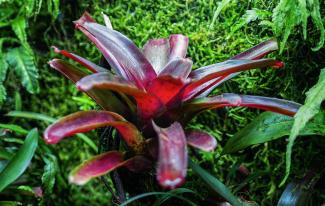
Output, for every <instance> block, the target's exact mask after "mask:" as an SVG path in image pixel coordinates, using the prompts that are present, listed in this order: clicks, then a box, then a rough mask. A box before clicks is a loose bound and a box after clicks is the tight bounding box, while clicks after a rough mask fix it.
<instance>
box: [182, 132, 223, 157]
mask: <svg viewBox="0 0 325 206" xmlns="http://www.w3.org/2000/svg"><path fill="white" fill-rule="evenodd" d="M186 139H187V144H189V145H190V146H192V147H195V148H198V149H201V150H204V151H207V152H211V151H213V150H214V149H215V148H216V147H217V141H216V139H215V138H214V137H213V136H211V135H210V134H208V133H205V132H201V131H189V132H186Z"/></svg>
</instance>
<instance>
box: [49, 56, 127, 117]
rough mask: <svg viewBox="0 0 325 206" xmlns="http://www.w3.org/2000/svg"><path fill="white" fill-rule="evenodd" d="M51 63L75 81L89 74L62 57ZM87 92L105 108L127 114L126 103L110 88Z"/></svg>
mask: <svg viewBox="0 0 325 206" xmlns="http://www.w3.org/2000/svg"><path fill="white" fill-rule="evenodd" d="M49 65H50V66H51V67H52V68H54V69H55V70H57V71H59V72H60V73H61V74H63V75H64V76H65V77H67V78H68V79H70V80H71V81H72V82H74V83H76V82H77V81H79V80H80V79H81V78H83V77H85V76H87V75H88V73H87V72H85V71H83V70H81V69H79V68H78V67H75V66H73V65H72V64H70V63H68V62H65V61H63V60H60V59H53V60H51V61H50V62H49ZM86 93H87V94H88V95H89V96H90V97H91V98H92V99H93V100H95V102H96V103H97V104H98V105H100V106H101V107H102V108H103V109H105V110H109V111H113V112H118V113H119V114H125V113H126V111H127V108H126V107H125V105H124V104H123V103H122V102H121V101H120V100H119V99H118V98H117V97H116V96H115V95H114V94H113V93H112V92H110V91H108V90H106V91H105V90H100V89H96V88H93V89H90V90H88V91H87V92H86Z"/></svg>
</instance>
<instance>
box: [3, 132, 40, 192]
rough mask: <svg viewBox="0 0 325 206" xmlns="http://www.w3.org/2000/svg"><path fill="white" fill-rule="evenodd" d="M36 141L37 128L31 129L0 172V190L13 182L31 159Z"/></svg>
mask: <svg viewBox="0 0 325 206" xmlns="http://www.w3.org/2000/svg"><path fill="white" fill-rule="evenodd" d="M37 143H38V132H37V129H33V130H31V131H30V132H29V133H28V135H27V137H26V139H25V141H24V144H23V145H22V146H21V147H20V148H19V150H18V152H17V153H16V154H15V155H14V156H13V157H12V158H11V159H10V161H9V163H8V164H7V165H6V166H5V168H4V169H3V170H2V171H1V173H0V192H1V191H2V190H3V189H5V188H6V187H7V186H8V185H9V184H11V183H12V182H14V181H15V180H16V179H17V178H18V177H19V176H20V175H21V174H23V172H24V171H25V170H26V168H27V167H28V165H29V164H30V161H31V160H32V158H33V156H34V153H35V150H36V148H37Z"/></svg>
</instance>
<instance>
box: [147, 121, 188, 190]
mask: <svg viewBox="0 0 325 206" xmlns="http://www.w3.org/2000/svg"><path fill="white" fill-rule="evenodd" d="M152 124H153V127H154V129H155V131H156V133H157V135H158V139H159V153H158V167H157V179H158V182H159V183H160V185H161V186H163V187H165V188H170V189H173V188H175V187H177V186H180V185H181V184H182V183H183V182H184V181H185V176H186V170H187V148H186V138H185V134H184V131H183V128H182V126H181V124H179V123H178V122H175V123H173V124H172V125H170V126H169V127H168V128H160V127H158V126H157V125H156V124H155V123H154V122H153V123H152Z"/></svg>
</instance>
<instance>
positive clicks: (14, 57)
mask: <svg viewBox="0 0 325 206" xmlns="http://www.w3.org/2000/svg"><path fill="white" fill-rule="evenodd" d="M6 60H7V62H8V63H9V65H10V67H11V68H13V69H14V70H15V73H16V75H17V76H19V77H20V79H21V82H22V85H23V86H24V87H25V88H26V89H27V91H28V92H30V93H32V94H34V93H37V92H39V85H38V72H37V69H36V67H35V65H34V57H33V55H32V54H30V53H29V51H27V50H26V49H25V48H24V47H18V48H14V49H11V50H9V52H8V53H7V55H6Z"/></svg>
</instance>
